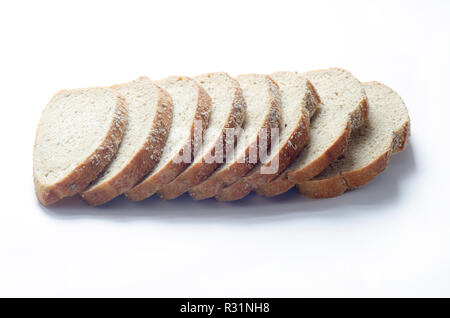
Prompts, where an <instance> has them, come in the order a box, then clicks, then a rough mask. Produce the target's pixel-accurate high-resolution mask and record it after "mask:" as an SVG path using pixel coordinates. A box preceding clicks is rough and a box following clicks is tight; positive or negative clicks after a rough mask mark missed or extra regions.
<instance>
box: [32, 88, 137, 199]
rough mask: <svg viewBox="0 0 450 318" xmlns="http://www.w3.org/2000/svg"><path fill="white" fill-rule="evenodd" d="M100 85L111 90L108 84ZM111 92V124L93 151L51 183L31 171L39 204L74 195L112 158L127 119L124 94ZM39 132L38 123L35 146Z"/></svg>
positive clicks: (117, 147)
mask: <svg viewBox="0 0 450 318" xmlns="http://www.w3.org/2000/svg"><path fill="white" fill-rule="evenodd" d="M103 89H107V90H111V91H113V90H112V89H110V88H103ZM63 91H64V90H63ZM61 92H62V91H60V92H58V93H57V94H59V93H61ZM57 94H56V95H57ZM114 94H116V96H117V104H116V109H115V111H114V115H113V119H112V121H111V125H110V126H109V129H108V132H107V133H106V136H105V138H104V139H103V141H102V142H101V143H100V144H99V146H98V147H97V149H96V150H95V151H94V152H93V153H92V154H90V155H89V156H88V157H87V158H86V159H85V160H84V161H83V162H81V163H80V164H79V165H78V166H76V167H75V169H74V170H73V171H72V172H71V173H69V174H68V175H67V176H66V177H64V178H63V179H62V180H60V181H59V182H57V183H55V184H52V185H45V184H42V183H41V182H40V181H39V180H38V178H37V176H36V173H35V172H34V173H33V175H34V187H35V192H36V196H37V199H38V200H39V202H40V203H41V204H42V205H50V204H53V203H55V202H57V201H59V200H60V199H62V198H64V197H68V196H73V195H75V194H77V193H79V192H80V191H83V190H84V189H85V188H86V187H87V186H88V185H89V184H90V183H91V182H92V181H93V180H94V179H95V178H97V176H98V175H99V174H100V172H102V170H103V169H104V168H105V167H106V166H107V165H108V164H109V163H110V162H111V160H112V159H113V158H114V155H115V154H116V153H117V150H118V149H119V146H120V143H121V142H122V137H123V135H124V133H125V129H126V126H127V120H128V109H127V103H126V101H125V98H124V97H123V96H122V95H121V94H120V93H119V92H116V91H114ZM56 95H55V96H56ZM38 134H39V127H38V130H37V133H36V139H35V144H34V149H36V143H37V136H38Z"/></svg>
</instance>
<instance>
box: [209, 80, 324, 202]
mask: <svg viewBox="0 0 450 318" xmlns="http://www.w3.org/2000/svg"><path fill="white" fill-rule="evenodd" d="M270 76H271V77H272V79H273V80H274V81H275V82H276V83H277V84H278V85H279V87H280V90H281V100H282V103H281V125H280V129H279V132H278V140H277V143H276V144H274V145H272V149H271V152H270V154H269V155H268V156H267V157H266V158H262V162H263V163H259V164H258V165H257V166H256V167H255V168H254V169H253V170H252V172H251V173H249V174H248V175H247V176H246V177H245V178H244V179H242V180H240V181H239V182H238V183H235V184H234V185H233V186H231V187H228V188H225V189H220V191H218V192H217V199H218V200H221V201H230V200H237V199H239V198H241V197H243V196H245V195H247V194H248V192H249V190H251V188H252V185H253V184H258V183H263V182H266V180H267V181H269V180H271V179H273V178H274V177H275V176H277V175H278V174H279V173H280V171H283V170H284V169H285V168H286V167H287V166H288V165H289V163H290V162H291V161H292V160H294V159H295V158H296V157H297V155H298V153H299V152H300V151H301V149H302V148H303V146H304V145H305V143H306V141H307V139H308V135H309V124H310V117H311V116H312V115H313V114H314V112H315V111H316V108H317V107H318V105H319V103H320V99H319V96H318V95H317V93H316V91H315V89H314V87H313V86H312V84H311V83H310V81H309V80H307V79H306V78H305V77H304V76H302V75H300V74H298V73H296V72H276V73H273V74H271V75H270Z"/></svg>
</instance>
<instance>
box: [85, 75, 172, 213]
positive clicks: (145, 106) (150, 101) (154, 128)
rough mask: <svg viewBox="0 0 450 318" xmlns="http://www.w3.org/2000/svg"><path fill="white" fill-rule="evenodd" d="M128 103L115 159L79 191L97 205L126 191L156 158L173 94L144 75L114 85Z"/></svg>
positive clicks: (168, 123) (163, 140) (167, 124)
mask: <svg viewBox="0 0 450 318" xmlns="http://www.w3.org/2000/svg"><path fill="white" fill-rule="evenodd" d="M113 88H114V89H116V90H117V91H118V92H120V93H121V94H122V95H123V96H124V97H125V99H126V100H127V103H128V126H127V129H126V131H125V134H124V137H123V140H122V144H121V145H120V147H119V150H118V151H117V154H116V156H115V158H114V160H113V161H112V162H111V163H110V164H109V165H108V166H107V167H106V168H105V170H104V171H103V172H102V174H101V176H100V177H99V178H98V179H97V180H95V181H94V182H93V183H92V184H91V185H89V187H88V188H87V189H86V190H85V191H83V192H82V194H81V196H82V198H83V199H84V200H85V201H86V202H87V203H88V204H90V205H99V204H103V203H105V202H108V201H110V200H112V199H113V198H115V197H117V196H119V195H121V194H122V193H124V192H125V191H128V190H129V189H131V187H133V186H134V185H135V184H136V183H137V182H138V181H139V180H141V179H142V178H143V177H144V176H145V175H146V174H147V173H148V172H149V171H150V170H151V169H152V168H153V167H154V166H155V165H156V164H157V163H158V161H159V159H160V157H161V153H162V149H163V147H164V144H165V143H166V139H167V135H168V132H169V128H170V126H171V123H172V98H171V97H170V95H169V94H168V93H167V92H166V91H165V90H164V89H162V88H160V87H158V86H157V85H155V83H154V82H153V81H151V80H150V79H148V78H147V77H141V78H139V79H137V80H135V81H132V82H129V83H125V84H121V85H116V86H114V87H113Z"/></svg>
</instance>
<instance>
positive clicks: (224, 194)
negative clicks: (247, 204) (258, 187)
mask: <svg viewBox="0 0 450 318" xmlns="http://www.w3.org/2000/svg"><path fill="white" fill-rule="evenodd" d="M250 192H252V186H251V184H250V183H248V182H246V181H245V180H244V179H240V180H238V181H236V182H235V183H233V184H232V185H230V186H228V187H224V188H221V189H219V191H218V192H217V194H216V195H215V198H216V200H217V201H221V202H229V201H236V200H240V199H242V198H244V197H246V196H247V195H248V194H250Z"/></svg>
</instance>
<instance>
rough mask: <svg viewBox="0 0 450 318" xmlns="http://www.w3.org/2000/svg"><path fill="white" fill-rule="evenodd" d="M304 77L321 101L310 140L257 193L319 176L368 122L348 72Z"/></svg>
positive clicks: (284, 188)
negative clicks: (277, 174) (284, 168)
mask: <svg viewBox="0 0 450 318" xmlns="http://www.w3.org/2000/svg"><path fill="white" fill-rule="evenodd" d="M304 75H305V76H306V78H308V79H309V80H310V81H311V83H312V84H313V86H314V87H315V89H316V91H317V93H318V94H319V96H320V99H321V105H320V106H319V108H318V110H317V111H316V114H315V115H314V117H313V119H312V121H311V125H310V136H309V141H308V143H307V145H306V146H305V147H304V149H303V150H302V151H301V153H300V155H299V156H298V157H297V159H296V160H294V161H293V162H292V164H291V165H290V166H289V167H287V169H286V170H285V171H284V172H283V173H282V174H281V175H280V176H279V177H277V178H275V179H273V180H272V181H270V182H268V183H266V184H264V185H263V186H261V187H258V189H257V193H259V194H263V195H266V196H274V195H278V194H281V193H283V192H286V191H288V190H289V189H290V188H292V187H293V186H294V185H295V183H301V182H304V181H307V180H309V179H311V178H313V177H314V176H316V175H318V174H319V173H320V172H322V171H323V170H324V169H325V168H326V167H327V166H328V165H329V164H331V163H332V162H333V161H334V160H335V159H336V158H337V157H338V156H340V155H341V154H342V153H343V152H344V151H345V149H346V147H347V144H348V140H349V138H350V134H351V132H352V131H354V130H355V129H358V128H359V127H360V126H361V125H362V124H363V123H364V121H365V120H366V119H367V98H366V93H365V91H364V88H363V86H362V84H361V83H360V82H359V81H358V79H357V78H355V77H354V76H353V75H352V74H351V73H350V72H348V71H345V70H343V69H339V68H330V69H326V70H318V71H311V72H307V73H305V74H304Z"/></svg>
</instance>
